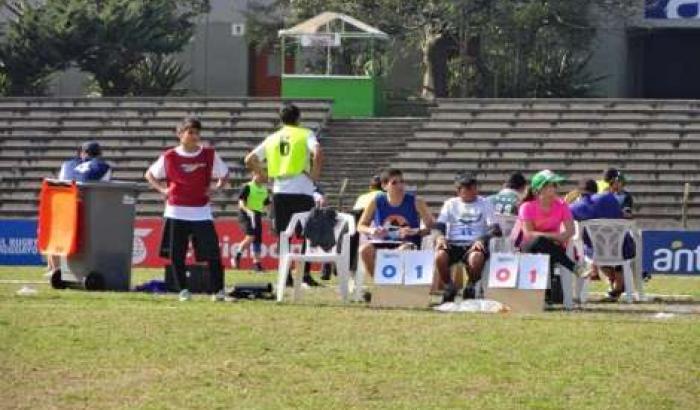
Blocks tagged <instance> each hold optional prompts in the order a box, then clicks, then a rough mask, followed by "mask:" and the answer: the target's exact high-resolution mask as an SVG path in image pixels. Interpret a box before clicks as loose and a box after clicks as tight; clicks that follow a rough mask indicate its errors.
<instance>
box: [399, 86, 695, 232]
mask: <svg viewBox="0 0 700 410" xmlns="http://www.w3.org/2000/svg"><path fill="white" fill-rule="evenodd" d="M699 108H700V102H697V101H654V100H609V99H584V100H549V99H547V100H542V99H540V100H528V99H493V100H458V99H451V100H438V101H437V106H436V107H434V108H432V109H431V115H430V118H429V119H428V120H427V121H426V122H425V123H424V125H423V126H422V127H421V128H420V129H418V130H416V132H415V134H414V136H413V137H412V138H411V139H409V140H408V141H407V142H406V146H405V147H403V148H402V149H401V150H400V152H399V153H398V155H397V158H396V159H395V160H394V162H393V164H394V166H396V167H398V168H401V169H403V170H404V171H405V177H406V179H407V180H408V181H410V182H409V183H415V184H417V186H418V192H419V193H420V194H421V195H423V196H424V197H425V198H426V199H427V200H428V202H429V204H430V205H431V207H432V208H433V209H436V207H437V206H439V204H440V203H441V202H442V201H443V200H444V198H445V197H446V195H447V193H449V192H451V190H452V178H453V176H454V174H455V172H457V171H462V170H471V171H473V172H474V173H476V174H477V177H478V178H479V180H480V182H481V191H482V192H483V193H489V192H495V191H496V190H498V189H499V187H500V186H501V184H502V182H503V181H504V180H505V179H506V178H507V176H508V174H509V173H511V172H513V171H518V170H520V171H523V172H525V173H526V175H528V176H529V175H531V174H533V173H534V172H536V171H538V170H541V169H545V168H549V169H552V170H555V171H557V172H560V173H563V174H565V175H566V176H568V177H569V181H568V182H567V183H566V184H565V185H564V187H563V189H562V190H563V191H567V190H570V189H573V188H574V187H575V184H576V182H577V181H579V180H580V179H581V178H583V177H592V178H597V177H599V176H600V175H601V174H602V171H603V170H604V169H605V168H607V167H609V166H614V167H618V168H619V169H621V170H622V171H623V172H624V173H625V175H626V176H627V177H628V179H629V181H628V187H627V189H628V190H629V191H630V192H631V193H632V194H633V195H634V199H635V209H634V214H635V216H636V218H637V220H638V221H639V222H640V225H641V226H643V227H677V226H679V221H680V209H681V198H682V195H683V184H684V183H685V182H692V183H694V184H697V183H699V182H700V177H699V176H698V174H699V171H700V161H698V155H699V154H700V121H699V120H700V110H698V109H699ZM699 196H700V195H698V193H697V192H695V193H694V194H691V197H690V206H689V225H690V226H700V203H698V201H697V199H698V197H699Z"/></svg>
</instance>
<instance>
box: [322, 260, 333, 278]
mask: <svg viewBox="0 0 700 410" xmlns="http://www.w3.org/2000/svg"><path fill="white" fill-rule="evenodd" d="M321 272H322V273H321V279H322V280H331V275H332V274H333V265H331V264H330V263H324V264H323V267H322V268H321Z"/></svg>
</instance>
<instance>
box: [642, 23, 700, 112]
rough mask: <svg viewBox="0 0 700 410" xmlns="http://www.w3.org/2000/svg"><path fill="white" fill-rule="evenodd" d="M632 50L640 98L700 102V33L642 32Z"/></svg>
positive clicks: (676, 30)
mask: <svg viewBox="0 0 700 410" xmlns="http://www.w3.org/2000/svg"><path fill="white" fill-rule="evenodd" d="M630 51H631V56H633V58H632V61H631V62H632V64H634V65H637V67H636V68H638V70H634V68H633V70H631V71H636V74H637V75H636V77H637V79H636V80H637V81H636V82H638V83H637V84H636V87H635V88H636V91H637V92H636V93H635V94H638V96H639V97H643V98H661V99H665V98H669V99H670V98H678V99H700V30H697V29H663V30H653V31H650V32H646V33H639V32H638V33H635V35H634V36H633V37H630ZM639 65H641V67H639Z"/></svg>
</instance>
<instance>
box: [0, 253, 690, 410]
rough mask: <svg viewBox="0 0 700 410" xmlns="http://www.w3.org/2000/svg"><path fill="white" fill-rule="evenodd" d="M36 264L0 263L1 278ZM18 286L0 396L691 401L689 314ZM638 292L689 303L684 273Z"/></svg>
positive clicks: (540, 403)
mask: <svg viewBox="0 0 700 410" xmlns="http://www.w3.org/2000/svg"><path fill="white" fill-rule="evenodd" d="M160 274H161V273H160V271H156V270H138V271H136V272H135V277H134V283H140V282H142V281H144V280H146V279H150V278H153V277H158V276H160ZM228 276H232V277H229V278H228V279H229V281H230V280H237V281H238V280H246V281H251V280H265V281H272V280H273V276H272V274H267V275H263V276H261V275H252V274H237V275H228ZM40 277H41V270H40V269H37V268H31V269H28V268H13V267H0V279H1V280H5V281H7V280H10V279H18V280H40ZM21 286H22V285H21V284H16V283H2V284H0V374H1V375H2V376H0V392H1V393H0V394H1V395H2V396H1V397H0V408H70V409H73V408H245V409H248V408H324V409H326V408H373V409H385V408H407V409H409V408H410V409H415V408H484V409H491V408H496V409H501V408H537V409H570V408H591V409H600V408H629V409H632V408H634V409H666V408H679V409H697V408H699V407H700V402H699V401H698V399H699V398H700V316H698V315H676V316H674V317H672V318H670V319H656V318H654V317H653V315H652V314H651V313H592V312H570V313H566V312H545V313H542V314H538V315H530V316H520V315H515V314H497V315H485V314H440V313H434V312H430V311H421V310H379V309H370V308H367V307H364V306H361V305H349V306H342V305H340V304H338V303H337V302H336V301H335V300H336V299H335V295H334V290H333V289H332V288H324V289H321V290H314V291H310V292H307V295H306V296H307V297H306V298H305V300H304V301H303V302H302V303H301V304H296V305H291V304H284V305H278V304H276V303H274V302H268V301H243V302H236V303H213V302H211V301H209V300H208V299H206V298H203V297H201V298H195V299H193V300H192V301H190V302H188V303H180V302H178V301H177V300H176V298H175V297H174V296H172V295H170V296H153V295H146V294H138V293H108V292H105V293H87V292H79V291H71V290H67V291H54V290H51V289H50V288H49V287H48V286H45V285H31V286H33V287H34V288H35V289H37V290H38V291H39V293H38V294H37V295H35V296H24V297H22V296H16V295H15V292H16V291H17V290H18V289H19V288H20V287H21ZM648 289H649V291H650V292H652V293H666V294H687V295H693V296H694V297H695V300H696V302H698V301H700V279H691V278H674V277H667V278H662V277H655V278H654V279H653V280H652V281H651V282H650V283H649V288H648ZM698 303H700V302H698Z"/></svg>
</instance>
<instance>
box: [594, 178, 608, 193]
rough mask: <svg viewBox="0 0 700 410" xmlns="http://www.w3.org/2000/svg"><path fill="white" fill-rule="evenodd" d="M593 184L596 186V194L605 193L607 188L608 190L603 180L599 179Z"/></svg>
mask: <svg viewBox="0 0 700 410" xmlns="http://www.w3.org/2000/svg"><path fill="white" fill-rule="evenodd" d="M595 182H596V184H597V185H598V193H599V194H600V193H603V192H605V191H606V190H607V189H608V188H610V184H609V183H607V182H605V180H602V179H599V180H597V181H595Z"/></svg>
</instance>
